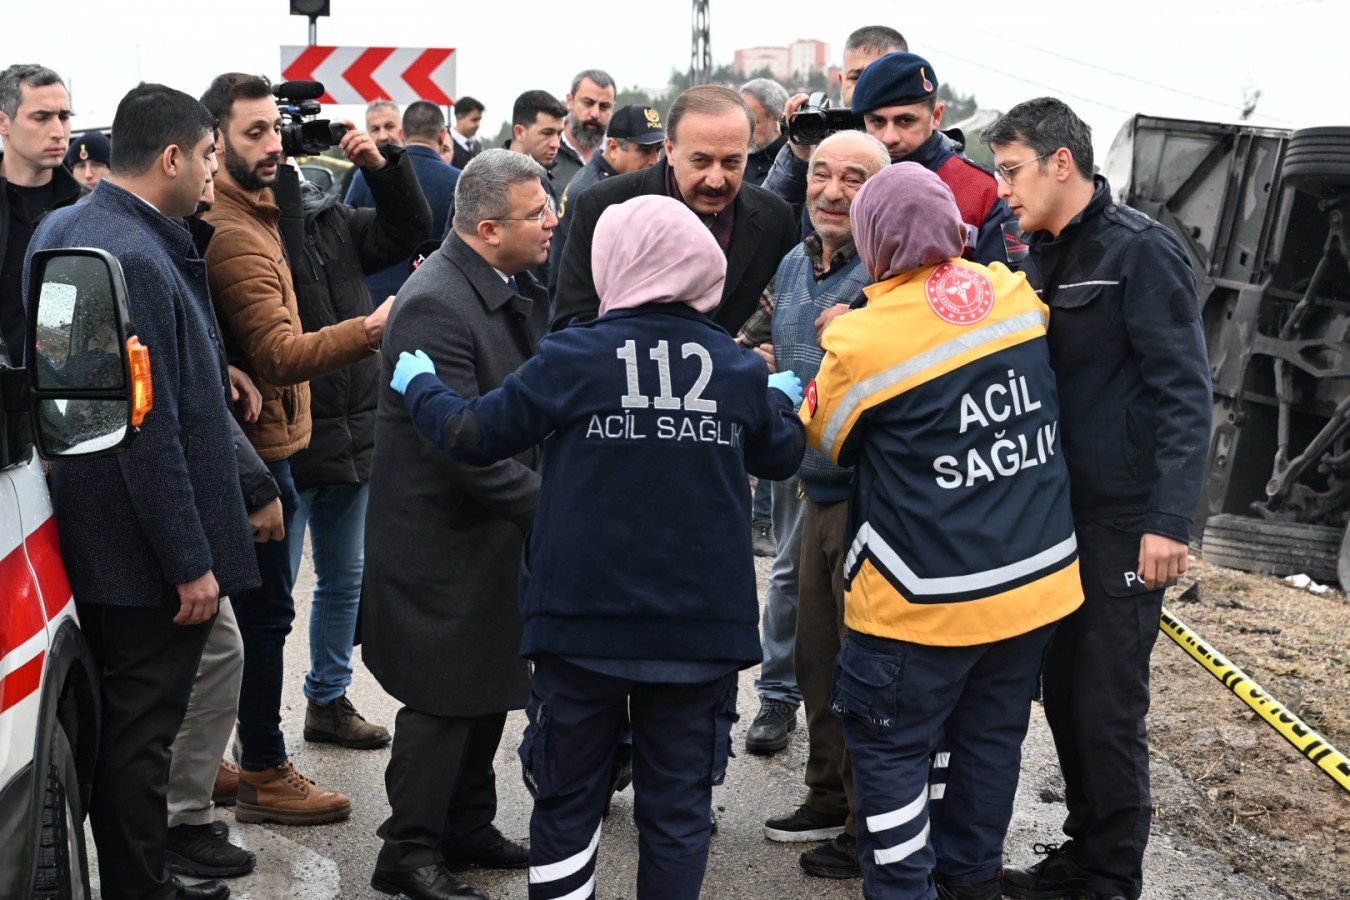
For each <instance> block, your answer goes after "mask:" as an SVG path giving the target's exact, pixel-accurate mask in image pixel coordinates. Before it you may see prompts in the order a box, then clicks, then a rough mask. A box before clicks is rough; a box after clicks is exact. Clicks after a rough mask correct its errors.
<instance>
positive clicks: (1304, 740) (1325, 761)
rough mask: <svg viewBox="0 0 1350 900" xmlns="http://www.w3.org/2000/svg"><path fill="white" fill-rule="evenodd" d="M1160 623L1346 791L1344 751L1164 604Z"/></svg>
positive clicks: (1348, 772)
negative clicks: (1271, 694) (1290, 709)
mask: <svg viewBox="0 0 1350 900" xmlns="http://www.w3.org/2000/svg"><path fill="white" fill-rule="evenodd" d="M1161 624H1162V630H1163V631H1165V632H1166V633H1167V635H1168V636H1169V637H1170V638H1172V640H1174V641H1176V642H1177V644H1178V645H1179V646H1180V647H1181V649H1183V650H1185V651H1186V652H1187V653H1189V654H1190V655H1191V656H1193V657H1195V660H1196V662H1198V663H1200V665H1202V666H1204V667H1205V668H1206V669H1208V670H1209V673H1210V674H1211V675H1213V676H1214V677H1215V678H1217V679H1219V681H1220V682H1222V683H1223V686H1224V687H1226V688H1228V689H1229V690H1230V691H1232V692H1233V693H1234V694H1236V695H1237V696H1238V697H1239V698H1240V699H1241V700H1242V701H1243V702H1244V703H1246V704H1247V705H1248V706H1250V707H1251V708H1252V709H1253V710H1254V711H1255V712H1256V714H1257V715H1259V716H1260V717H1261V718H1263V719H1265V720H1266V722H1267V724H1269V725H1270V727H1271V728H1274V729H1275V730H1276V731H1278V732H1279V733H1280V734H1281V735H1283V736H1284V739H1285V740H1286V741H1288V742H1289V743H1291V744H1293V745H1294V748H1295V749H1296V750H1298V752H1299V753H1302V754H1303V755H1304V756H1306V757H1307V758H1308V760H1309V761H1310V762H1312V763H1315V764H1316V765H1317V767H1318V768H1319V769H1321V770H1322V771H1323V772H1326V773H1327V774H1328V775H1330V776H1331V779H1332V780H1333V781H1335V782H1336V783H1337V784H1339V785H1340V786H1341V787H1342V788H1344V789H1345V790H1346V791H1350V759H1346V758H1345V756H1344V754H1342V753H1341V752H1340V751H1339V750H1337V749H1336V748H1335V747H1333V746H1331V742H1330V741H1328V740H1327V739H1326V738H1324V737H1322V735H1320V734H1318V733H1317V731H1316V730H1314V729H1313V728H1311V727H1309V726H1308V725H1307V724H1306V723H1305V722H1304V721H1303V720H1302V719H1300V718H1299V717H1298V716H1296V715H1294V714H1293V713H1292V712H1290V711H1289V710H1288V709H1287V708H1286V707H1285V706H1284V704H1283V703H1281V702H1280V701H1278V700H1276V699H1275V698H1274V697H1272V696H1270V694H1268V693H1266V692H1265V691H1264V690H1263V689H1262V688H1261V686H1260V685H1259V684H1257V683H1256V682H1255V681H1253V680H1252V678H1251V676H1250V675H1248V674H1247V673H1246V672H1244V671H1242V670H1241V669H1239V668H1238V667H1237V666H1235V665H1233V664H1232V663H1231V662H1229V661H1228V659H1227V658H1225V657H1224V655H1223V654H1222V653H1220V652H1219V651H1218V650H1215V649H1214V648H1213V647H1211V646H1209V644H1207V643H1205V641H1204V640H1203V639H1202V638H1201V637H1200V636H1199V635H1198V634H1196V633H1195V632H1194V631H1192V630H1191V629H1190V628H1189V627H1188V626H1187V625H1186V624H1185V623H1184V622H1182V621H1181V620H1180V619H1178V618H1177V617H1176V616H1174V615H1172V614H1171V613H1170V612H1169V611H1168V610H1167V609H1166V607H1164V608H1163V611H1162V621H1161Z"/></svg>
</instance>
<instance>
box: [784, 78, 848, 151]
mask: <svg viewBox="0 0 1350 900" xmlns="http://www.w3.org/2000/svg"><path fill="white" fill-rule="evenodd" d="M778 127H779V130H780V131H785V132H787V136H788V140H789V141H792V143H794V144H801V145H804V146H812V145H815V144H819V143H820V142H821V141H823V140H825V139H826V138H827V137H829V136H830V135H832V134H834V133H835V132H836V131H862V130H864V127H863V117H862V116H861V115H859V114H858V113H855V112H853V111H852V110H848V109H830V98H829V97H827V96H825V94H824V92H822V91H816V92H815V93H814V94H812V95H811V96H810V97H808V98H807V100H806V103H804V104H803V105H802V107H801V108H800V109H798V110H797V111H796V112H795V113H793V114H792V115H791V116H782V117H780V118H779V121H778Z"/></svg>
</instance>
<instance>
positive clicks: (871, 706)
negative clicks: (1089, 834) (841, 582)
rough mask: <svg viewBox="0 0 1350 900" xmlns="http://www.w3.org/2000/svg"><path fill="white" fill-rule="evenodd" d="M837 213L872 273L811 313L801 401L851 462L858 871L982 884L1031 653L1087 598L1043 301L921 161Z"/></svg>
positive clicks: (847, 608) (843, 712)
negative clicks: (827, 316) (936, 783)
mask: <svg viewBox="0 0 1350 900" xmlns="http://www.w3.org/2000/svg"><path fill="white" fill-rule="evenodd" d="M849 218H850V219H851V220H852V223H853V237H854V240H855V241H856V243H857V246H858V255H859V256H861V257H862V261H863V264H864V265H865V266H866V267H867V270H868V272H870V273H871V275H872V277H873V278H874V279H875V281H876V283H875V284H873V285H872V286H870V287H868V288H866V289H865V291H864V292H865V293H866V295H867V298H868V305H867V307H866V308H864V309H861V310H856V311H854V312H850V313H849V314H848V315H844V316H840V317H839V318H838V319H836V320H835V321H834V323H833V324H832V325H830V327H829V330H828V331H826V332H825V336H824V338H823V341H822V343H823V346H824V348H825V358H824V360H823V361H822V362H821V366H820V372H819V374H818V375H817V376H816V379H815V381H814V382H813V383H812V385H811V387H810V388H808V390H807V402H806V408H805V409H804V410H803V413H802V415H803V417H804V418H805V419H807V420H808V423H807V435H808V437H809V439H810V440H811V443H812V444H813V445H814V446H816V447H818V448H819V449H820V450H821V452H823V453H825V454H827V455H828V456H830V457H831V459H833V460H834V461H836V462H838V463H839V464H841V465H855V466H856V467H857V475H856V477H855V479H854V482H853V488H852V494H851V495H850V497H849V532H848V533H847V534H846V535H845V540H846V541H848V542H849V543H850V551H849V556H848V560H847V562H846V564H845V596H844V624H845V626H846V628H847V636H846V638H845V641H844V645H843V648H842V650H841V651H840V654H839V660H838V663H837V664H836V667H835V681H834V688H833V694H832V696H831V700H830V707H831V709H833V710H834V712H835V714H836V715H838V716H839V717H840V719H841V720H842V722H843V728H844V740H845V742H846V743H847V744H848V749H849V752H850V754H851V755H852V759H853V781H854V784H855V786H856V790H855V798H856V802H857V819H858V858H859V862H860V864H861V867H862V872H863V889H864V893H866V895H867V896H868V897H872V898H876V900H882V898H886V900H892V898H894V900H931V898H933V897H939V898H944V900H997V898H998V897H1000V896H1002V889H1001V886H1000V884H999V872H1000V870H1001V868H1002V864H1003V856H1002V853H1003V838H1004V834H1005V832H1006V830H1007V826H1008V821H1009V819H1010V817H1011V816H1012V808H1013V795H1014V794H1015V792H1016V789H1017V776H1018V769H1019V766H1020V762H1021V745H1022V739H1023V738H1024V737H1025V736H1026V730H1027V721H1028V718H1029V715H1030V707H1031V697H1032V695H1033V694H1034V693H1035V691H1036V681H1037V676H1038V674H1039V672H1040V662H1041V656H1042V653H1043V652H1044V649H1045V646H1046V644H1047V643H1048V641H1049V639H1050V635H1051V633H1052V632H1053V631H1054V628H1055V625H1056V623H1057V622H1058V621H1059V620H1060V619H1061V618H1063V617H1064V616H1065V615H1067V614H1068V613H1070V612H1072V611H1073V610H1074V609H1076V608H1077V607H1078V606H1079V605H1080V604H1081V603H1082V600H1083V591H1082V585H1081V582H1080V581H1079V564H1078V549H1077V542H1076V539H1075V536H1074V525H1073V517H1072V514H1071V513H1070V509H1069V480H1068V470H1067V468H1066V467H1065V465H1064V460H1063V456H1062V454H1061V451H1060V440H1059V400H1058V395H1057V394H1056V392H1055V379H1054V374H1053V373H1052V372H1051V370H1050V359H1049V353H1048V350H1047V346H1046V338H1045V334H1046V308H1045V305H1044V304H1042V303H1041V301H1040V299H1039V298H1038V297H1037V296H1036V294H1035V292H1034V291H1032V289H1031V288H1030V287H1029V286H1028V285H1027V282H1026V278H1024V277H1023V276H1022V275H1020V274H1015V273H1013V272H1010V271H1008V269H1007V268H1006V267H1004V266H1003V265H1002V264H1000V263H994V264H993V265H992V266H990V267H988V268H986V267H984V266H981V265H978V264H976V263H972V262H967V261H966V260H963V259H961V258H960V255H961V250H962V247H963V246H964V240H963V226H962V224H961V217H960V213H959V212H958V211H957V207H956V202H955V200H954V199H953V197H952V192H951V189H950V188H949V187H948V186H947V185H946V184H944V183H943V182H942V181H941V180H940V179H939V178H938V177H937V176H936V175H934V174H933V173H932V172H930V171H928V170H927V169H925V168H923V167H922V166H920V165H918V164H916V163H908V162H902V163H897V164H895V165H892V166H888V167H887V168H886V169H884V170H883V171H882V172H880V173H879V174H877V175H875V176H873V177H872V178H871V179H870V180H868V182H867V183H866V184H865V185H863V187H862V189H861V190H860V191H859V192H858V194H857V196H856V197H855V198H854V201H853V206H852V208H851V209H850V210H849ZM1090 562H1091V561H1090V560H1084V563H1083V566H1084V571H1085V572H1087V571H1088V565H1089V563H1090ZM940 731H945V738H946V741H947V743H948V744H949V745H950V746H951V754H950V762H949V764H948V767H947V782H946V787H945V792H944V793H943V794H941V795H934V796H941V797H942V803H941V805H940V806H939V805H934V806H933V807H932V810H931V816H930V807H929V797H930V789H929V785H928V772H929V756H930V754H931V753H932V752H933V750H934V748H935V745H936V741H937V739H938V735H939V732H940Z"/></svg>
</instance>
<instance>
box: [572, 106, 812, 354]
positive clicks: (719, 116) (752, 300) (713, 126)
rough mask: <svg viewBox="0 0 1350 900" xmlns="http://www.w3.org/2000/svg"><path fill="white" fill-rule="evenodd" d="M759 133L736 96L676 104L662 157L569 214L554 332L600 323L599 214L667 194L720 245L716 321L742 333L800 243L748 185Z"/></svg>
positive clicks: (780, 210)
mask: <svg viewBox="0 0 1350 900" xmlns="http://www.w3.org/2000/svg"><path fill="white" fill-rule="evenodd" d="M754 130H755V117H754V114H753V113H751V112H750V109H749V107H747V106H746V105H745V100H744V99H742V97H741V95H740V94H738V93H736V92H735V91H733V90H732V89H731V88H728V87H724V86H722V85H712V84H706V85H700V86H699V87H695V88H690V89H689V90H687V91H685V92H684V93H683V94H681V95H680V96H679V97H677V98H675V102H674V103H673V104H671V107H670V115H669V116H667V118H666V148H665V149H666V158H665V159H663V160H662V161H661V162H659V163H657V164H656V165H655V166H653V167H652V168H650V169H645V170H643V171H641V172H633V173H631V174H629V175H619V176H616V177H614V178H609V179H607V180H605V181H604V182H602V183H601V184H598V185H596V186H595V187H593V188H592V189H590V190H588V191H586V192H585V193H584V194H583V195H581V196H580V197H577V198H576V200H575V201H574V204H573V208H572V209H569V210H568V211H567V217H568V218H569V219H571V220H572V224H571V227H570V230H569V232H568V237H567V247H566V248H565V249H564V250H563V255H562V271H561V272H559V273H558V282H557V289H556V291H555V294H554V298H553V306H554V308H553V310H552V322H553V328H554V329H558V328H564V327H566V326H567V324H568V323H569V322H570V321H572V319H574V318H577V317H580V318H582V319H591V318H594V317H595V314H596V310H597V309H599V307H600V297H599V296H598V295H597V294H596V292H595V278H594V277H593V276H592V274H591V249H592V247H591V245H592V238H593V237H594V234H595V223H596V221H597V220H599V218H600V214H601V213H602V212H604V211H605V209H606V208H607V207H609V206H612V205H613V204H615V203H623V202H624V201H625V200H631V199H632V198H634V197H639V196H642V195H644V194H661V195H664V196H667V197H674V198H675V199H676V200H680V201H683V202H684V203H685V204H686V205H687V206H688V207H689V208H690V209H691V210H693V211H694V212H695V213H696V214H697V215H698V217H699V218H700V219H702V220H703V224H705V225H707V226H708V230H709V231H711V232H712V234H713V237H715V238H717V243H718V245H719V246H721V248H722V252H723V253H725V254H726V257H727V280H726V286H725V287H724V288H723V290H722V305H721V306H719V307H718V308H717V311H716V312H714V313H713V314H712V320H713V321H714V322H716V323H717V324H718V325H721V326H722V327H723V328H725V329H726V330H727V331H729V332H730V333H731V334H735V333H736V332H737V331H738V330H740V327H741V325H742V324H743V323H744V322H745V320H746V319H747V318H749V316H750V314H751V313H752V312H754V311H755V309H756V308H758V305H759V297H760V294H761V293H762V292H763V291H764V287H765V286H766V285H767V284H768V283H769V280H770V279H771V278H773V275H774V272H776V271H778V264H779V263H780V262H781V261H782V259H783V257H784V256H786V255H787V254H788V251H789V250H791V249H792V248H793V247H795V246H796V245H797V241H798V240H799V235H798V228H797V223H796V221H795V220H794V219H793V218H792V209H791V207H789V206H788V205H787V203H785V202H784V201H782V200H780V199H779V198H777V197H775V196H774V195H773V194H770V193H769V192H768V191H766V190H763V189H762V188H760V187H758V186H756V185H753V184H744V183H743V182H742V177H743V176H744V174H745V164H746V160H747V159H748V157H749V155H750V136H751V135H752V134H753V133H754ZM574 216H575V218H573V217H574Z"/></svg>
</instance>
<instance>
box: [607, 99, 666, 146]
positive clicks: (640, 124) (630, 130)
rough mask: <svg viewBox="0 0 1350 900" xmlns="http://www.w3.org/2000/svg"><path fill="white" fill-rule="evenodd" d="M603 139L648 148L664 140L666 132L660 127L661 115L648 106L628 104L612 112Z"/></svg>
mask: <svg viewBox="0 0 1350 900" xmlns="http://www.w3.org/2000/svg"><path fill="white" fill-rule="evenodd" d="M605 137H612V138H615V139H619V140H625V141H632V142H633V143H635V144H642V145H643V146H647V147H650V146H651V145H653V144H659V143H661V142H662V141H664V140H665V139H666V130H665V129H664V128H662V127H661V114H660V113H659V112H657V111H656V110H654V109H652V108H651V107H650V106H641V105H639V104H630V105H628V106H621V107H619V108H618V109H616V110H614V115H612V116H610V119H609V129H608V130H607V131H606V132H605Z"/></svg>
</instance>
